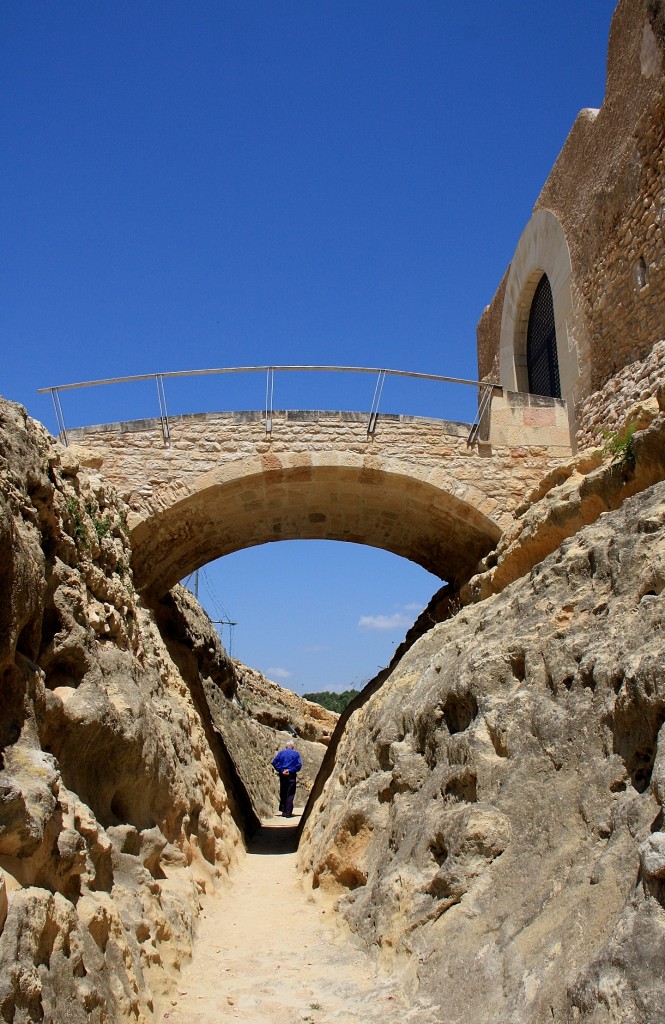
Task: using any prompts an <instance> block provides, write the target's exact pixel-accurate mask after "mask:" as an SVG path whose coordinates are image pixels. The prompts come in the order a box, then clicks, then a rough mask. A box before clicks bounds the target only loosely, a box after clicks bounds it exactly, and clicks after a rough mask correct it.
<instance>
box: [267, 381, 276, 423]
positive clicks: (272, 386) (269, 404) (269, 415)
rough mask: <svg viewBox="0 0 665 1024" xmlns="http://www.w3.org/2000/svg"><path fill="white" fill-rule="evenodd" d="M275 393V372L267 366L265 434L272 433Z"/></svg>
mask: <svg viewBox="0 0 665 1024" xmlns="http://www.w3.org/2000/svg"><path fill="white" fill-rule="evenodd" d="M274 391H275V371H274V369H273V367H272V366H269V367H268V368H267V371H266V434H271V433H272V408H273V396H274Z"/></svg>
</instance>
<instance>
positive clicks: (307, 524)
mask: <svg viewBox="0 0 665 1024" xmlns="http://www.w3.org/2000/svg"><path fill="white" fill-rule="evenodd" d="M286 461H287V460H284V459H282V460H281V461H280V460H278V459H274V460H273V463H272V465H271V462H270V457H269V456H268V457H267V458H266V457H263V458H256V459H249V460H247V461H245V460H241V461H239V462H236V463H234V464H233V465H232V466H230V467H226V468H225V469H223V470H222V469H220V470H219V471H213V472H210V473H207V474H206V475H205V476H203V477H201V478H200V479H199V480H198V481H197V482H196V485H195V486H193V485H191V484H189V485H188V486H187V487H186V488H181V489H180V490H179V489H178V488H177V487H175V488H173V491H172V492H171V493H170V494H162V495H160V496H159V501H158V502H156V503H155V504H156V506H157V507H155V510H154V512H152V514H147V515H145V516H144V517H143V518H142V519H141V520H140V521H139V522H135V524H134V525H133V528H132V545H133V549H134V554H133V559H132V562H133V569H134V578H135V582H136V585H137V587H138V588H139V589H140V590H143V591H146V592H148V593H150V594H151V595H153V596H161V594H162V593H164V592H165V591H166V590H168V589H169V588H170V587H172V586H173V585H174V584H175V583H177V582H178V580H180V579H183V578H184V577H185V576H187V575H188V574H189V573H190V572H193V571H194V570H195V569H197V568H199V567H200V566H202V565H205V564H207V563H208V562H210V561H212V560H214V559H216V558H219V557H221V556H223V555H227V554H231V553H232V552H234V551H239V550H242V549H243V548H248V547H253V546H255V545H257V544H266V543H269V542H271V541H278V540H336V541H350V542H354V543H357V544H367V545H369V546H371V547H377V548H382V549H384V550H386V551H391V552H393V553H394V554H396V555H400V556H402V557H404V558H408V559H409V560H410V561H413V562H416V563H417V564H419V565H421V566H423V568H425V569H427V570H429V571H430V572H432V573H434V574H435V575H437V576H439V577H441V578H442V579H447V580H449V581H451V582H453V583H461V582H464V581H466V579H468V577H469V576H470V575H471V574H472V573H473V571H474V569H475V567H476V565H477V563H478V561H479V559H480V558H482V556H483V555H485V554H486V553H487V552H488V551H489V550H491V549H492V547H494V546H495V544H496V542H497V540H498V538H499V536H500V534H501V530H500V528H499V527H498V526H497V524H496V523H495V522H494V521H493V520H491V519H489V518H488V517H487V516H485V515H483V514H482V513H481V512H480V511H478V509H477V508H474V507H473V505H471V504H469V503H467V502H465V501H464V500H463V499H462V498H460V497H456V496H454V495H453V494H451V493H449V492H448V491H446V490H442V489H441V487H437V486H435V485H433V484H431V483H429V482H427V480H424V479H418V478H417V476H414V475H413V468H412V467H411V469H410V472H409V474H404V473H400V472H390V471H387V470H386V469H374V468H371V467H369V466H368V464H367V461H366V460H364V461H363V462H362V464H357V465H316V464H312V462H311V461H310V460H308V461H307V463H306V464H301V465H298V464H292V465H288V464H285V463H286ZM293 461H294V462H296V463H297V460H293ZM183 491H184V493H183Z"/></svg>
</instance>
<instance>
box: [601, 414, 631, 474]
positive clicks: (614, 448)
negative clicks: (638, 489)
mask: <svg viewBox="0 0 665 1024" xmlns="http://www.w3.org/2000/svg"><path fill="white" fill-rule="evenodd" d="M636 430H637V424H635V423H629V424H628V426H626V427H624V428H623V430H617V431H610V430H604V431H603V437H605V438H606V441H605V444H604V445H603V447H602V452H603V455H609V456H611V458H612V462H613V463H614V464H615V465H616V466H618V467H619V468H621V469H634V468H635V449H634V447H633V436H634V434H635V431H636Z"/></svg>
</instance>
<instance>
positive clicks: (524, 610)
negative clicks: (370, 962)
mask: <svg viewBox="0 0 665 1024" xmlns="http://www.w3.org/2000/svg"><path fill="white" fill-rule="evenodd" d="M664 590H665V484H657V485H655V486H653V487H651V488H650V489H648V490H647V491H645V492H644V493H643V494H640V495H637V496H636V497H632V498H629V499H628V500H627V501H626V502H625V503H624V504H623V506H622V507H621V508H620V509H619V510H617V511H613V512H608V513H605V514H603V515H601V516H600V518H599V519H598V521H597V522H595V523H594V524H592V525H590V526H587V527H586V528H584V529H582V530H581V531H580V532H578V533H577V534H576V535H575V536H572V537H570V538H569V539H567V540H566V541H565V542H564V543H563V544H562V545H561V546H560V547H559V548H558V549H557V550H555V551H554V552H553V553H552V554H550V555H549V556H548V557H547V558H545V560H544V561H542V562H541V563H540V564H537V565H535V566H534V568H533V569H532V570H531V572H530V573H529V574H528V575H527V576H525V577H524V578H522V579H520V580H517V581H516V582H514V583H513V584H512V585H510V586H508V587H507V588H506V589H505V590H504V591H502V592H501V593H500V594H498V595H495V596H492V597H489V598H487V599H486V600H484V601H482V602H481V603H479V604H475V605H471V606H469V607H467V608H464V609H463V610H462V611H460V612H459V613H458V614H457V615H456V616H455V617H454V618H452V619H450V620H449V621H447V622H445V623H442V624H440V625H438V626H436V627H434V628H433V629H432V630H431V631H430V632H429V633H427V634H426V635H424V636H423V637H422V638H421V639H419V640H418V641H417V642H416V643H415V644H414V645H413V647H412V648H411V649H410V650H409V651H408V652H407V653H406V654H405V655H404V656H403V657H402V658H401V660H400V661H399V662H398V663H397V664H394V665H393V667H392V670H391V672H390V673H389V675H388V677H387V679H386V680H385V682H384V683H383V685H382V686H381V687H380V689H378V690H375V691H374V692H373V694H372V695H371V696H369V698H368V699H367V701H366V703H365V704H364V705H362V706H360V707H359V708H358V709H357V710H356V711H355V712H354V713H353V714H352V715H351V718H350V720H349V722H348V724H347V727H346V731H345V733H344V734H343V735H342V737H341V739H340V741H339V745H338V748H337V752H336V760H335V764H334V768H333V770H332V772H331V773H330V775H329V777H328V779H327V782H326V784H325V786H324V787H323V790H322V792H321V794H320V796H319V797H318V800H317V801H316V803H315V804H314V807H313V809H312V811H311V813H310V814H309V817H308V820H307V822H306V823H305V827H304V832H303V839H302V843H301V854H300V857H301V864H302V866H303V868H304V869H305V870H306V871H307V872H308V874H309V876H310V878H311V882H312V884H313V885H314V886H315V887H316V886H321V887H328V888H329V889H330V890H332V891H333V892H335V893H337V894H339V901H338V908H339V910H340V911H341V912H342V913H343V915H344V916H345V918H346V919H347V920H348V922H349V924H350V925H351V927H352V928H353V929H354V930H355V931H356V932H357V933H359V935H361V936H362V937H363V938H364V939H365V940H366V941H367V942H368V943H377V944H379V945H380V946H381V947H382V949H383V951H384V953H385V954H386V955H387V956H391V957H392V956H396V957H397V958H398V963H397V964H396V965H395V969H398V968H399V963H402V966H403V969H404V970H405V971H406V973H407V977H410V979H411V981H412V983H413V984H414V985H416V984H417V985H419V986H420V995H421V997H422V996H423V995H427V996H428V997H429V998H430V999H431V1002H432V1006H433V1007H437V1006H438V1010H436V1015H437V1019H438V1020H441V1021H442V1022H445V1024H458V1022H469V1021H473V1022H474V1024H485V1022H486V1024H490V1022H491V1024H496V1022H498V1021H506V1022H508V1021H510V1022H511V1024H545V1022H547V1024H551V1022H555V1024H563V1022H567V1021H583V1022H587V1024H591V1022H593V1024H601V1022H602V1024H610V1022H613V1024H614V1022H630V1024H653V1022H654V1021H656V1020H661V1019H663V1018H664V1016H665V980H664V979H665V972H664V971H663V966H664V965H665V880H664V879H665V826H664V825H663V809H662V808H663V800H664V798H665V729H663V728H662V727H663V723H664V722H665V670H664V668H663V666H664V664H665V659H664V655H665V603H664V602H665V595H664V593H663V591H664ZM407 955H408V956H407ZM402 956H404V960H403V961H402V960H401V957H402Z"/></svg>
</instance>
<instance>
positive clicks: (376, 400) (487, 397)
mask: <svg viewBox="0 0 665 1024" xmlns="http://www.w3.org/2000/svg"><path fill="white" fill-rule="evenodd" d="M281 371H286V372H299V371H302V372H316V373H371V374H375V375H376V384H375V387H374V396H373V398H372V404H371V407H370V411H369V418H368V423H367V436H368V437H371V436H373V434H374V433H375V431H376V425H377V421H378V417H379V405H380V402H381V395H382V394H383V386H384V384H385V381H386V378H387V377H411V378H414V379H416V380H423V381H438V382H441V383H446V384H463V385H467V386H469V387H474V388H478V392H479V394H478V411H477V413H476V417H475V419H474V422H473V424H472V425H471V430H470V432H469V436H468V438H467V444H469V445H472V444H474V443H475V442H476V441H477V440H478V436H479V433H480V426H481V421H482V418H483V416H484V415H485V413H486V412H487V410H488V409H489V405H490V402H491V399H492V392H493V390H494V388H495V387H499V386H500V385H498V384H496V383H492V382H488V381H480V380H466V379H464V378H463V377H444V376H441V375H440V374H435V373H418V372H416V371H413V370H390V369H385V368H379V367H370V366H227V367H217V368H215V369H209V370H171V371H168V372H166V373H142V374H137V375H134V376H131V377H106V378H104V379H103V380H86V381H80V382H79V383H76V384H56V385H53V386H51V387H47V388H39V389H38V391H37V393H38V394H40V395H46V394H50V395H51V398H52V400H53V408H54V410H55V418H56V422H57V424H58V432H59V436H60V439H61V441H62V443H63V444H65V445H66V444H67V443H68V438H67V427H66V424H65V417H64V413H63V409H62V401H61V398H60V394H61V392H62V391H73V390H75V389H77V388H92V387H99V386H100V385H102V384H127V383H132V382H134V381H142V380H154V381H155V385H156V388H157V402H158V406H159V420H160V423H161V429H162V436H163V438H164V444H165V446H167V447H168V446H169V444H170V439H171V431H170V426H169V415H168V410H167V406H166V390H165V387H164V381H165V380H166V379H167V378H172V377H202V376H211V375H214V374H227V373H264V374H265V375H266V389H265V408H264V415H265V426H266V434H270V433H271V432H272V418H273V410H274V395H275V373H276V372H281Z"/></svg>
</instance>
